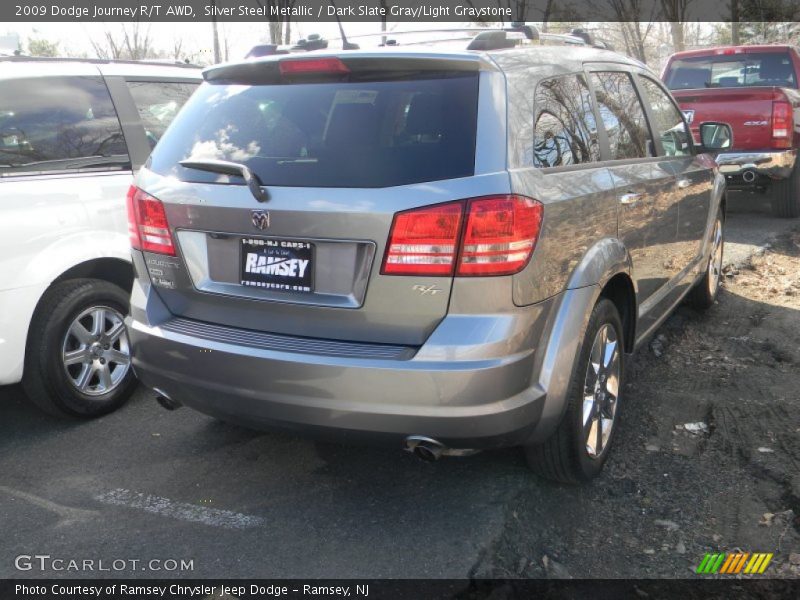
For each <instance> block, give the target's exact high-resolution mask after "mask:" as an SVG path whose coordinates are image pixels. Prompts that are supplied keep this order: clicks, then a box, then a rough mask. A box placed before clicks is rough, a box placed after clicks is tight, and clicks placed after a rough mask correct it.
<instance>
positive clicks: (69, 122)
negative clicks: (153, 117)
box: [0, 77, 129, 175]
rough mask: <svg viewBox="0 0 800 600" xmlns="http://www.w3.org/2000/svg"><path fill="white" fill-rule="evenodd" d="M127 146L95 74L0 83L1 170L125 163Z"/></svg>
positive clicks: (124, 164) (107, 94) (14, 171)
mask: <svg viewBox="0 0 800 600" xmlns="http://www.w3.org/2000/svg"><path fill="white" fill-rule="evenodd" d="M127 162H129V161H128V151H127V148H126V146H125V140H124V138H123V137H122V131H121V129H120V124H119V119H118V118H117V114H116V112H115V111H114V105H113V104H112V103H111V97H110V96H109V93H108V89H107V88H106V85H105V82H104V81H103V80H102V78H100V77H42V78H31V79H16V80H9V81H3V83H2V85H0V171H1V172H2V173H3V174H4V175H10V174H14V173H30V172H40V171H64V170H70V169H78V168H82V167H91V168H94V167H103V166H107V167H108V168H114V167H116V168H120V167H122V166H126V163H127Z"/></svg>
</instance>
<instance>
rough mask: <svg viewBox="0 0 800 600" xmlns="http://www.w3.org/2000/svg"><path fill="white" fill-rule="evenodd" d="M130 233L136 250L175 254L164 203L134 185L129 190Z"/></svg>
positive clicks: (132, 244)
mask: <svg viewBox="0 0 800 600" xmlns="http://www.w3.org/2000/svg"><path fill="white" fill-rule="evenodd" d="M128 233H129V235H130V239H131V246H132V247H133V248H135V249H136V250H144V251H146V252H155V253H157V254H169V255H170V256H175V244H174V243H173V242H172V234H170V231H169V223H168V222H167V213H166V212H165V211H164V205H163V204H162V203H161V200H159V199H158V198H154V197H153V196H151V195H150V194H147V193H145V192H144V191H142V190H140V189H139V188H137V187H136V186H134V185H132V186H131V187H130V189H129V190H128Z"/></svg>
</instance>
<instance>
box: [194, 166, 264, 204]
mask: <svg viewBox="0 0 800 600" xmlns="http://www.w3.org/2000/svg"><path fill="white" fill-rule="evenodd" d="M180 165H181V166H182V167H186V168H187V169H197V170H198V171H209V172H211V173H221V174H222V175H238V176H239V177H241V178H242V179H244V182H245V183H246V184H247V188H248V189H249V190H250V193H251V194H253V198H255V199H256V200H258V201H259V202H266V201H267V200H269V193H268V192H267V190H265V189H264V184H263V183H261V180H260V179H259V178H258V175H256V174H255V173H253V171H251V170H250V167H248V166H247V165H243V164H240V163H235V162H230V161H227V160H217V159H214V158H209V159H203V160H192V159H187V160H182V161H180Z"/></svg>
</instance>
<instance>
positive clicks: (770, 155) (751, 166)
mask: <svg viewBox="0 0 800 600" xmlns="http://www.w3.org/2000/svg"><path fill="white" fill-rule="evenodd" d="M796 158H797V152H796V150H794V149H789V150H774V151H764V152H723V153H720V154H719V155H717V157H716V160H717V164H718V165H719V170H720V173H722V174H723V175H725V179H726V180H727V181H728V184H729V185H742V186H747V185H748V184H749V185H757V184H758V183H759V182H760V183H762V184H763V183H765V180H768V179H786V178H787V177H789V175H790V174H791V172H792V169H793V168H794V163H795V160H796ZM749 173H752V174H753V175H754V176H755V178H754V179H753V180H751V181H747V179H750V176H749V175H748V174H749Z"/></svg>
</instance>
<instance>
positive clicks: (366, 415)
mask: <svg viewBox="0 0 800 600" xmlns="http://www.w3.org/2000/svg"><path fill="white" fill-rule="evenodd" d="M134 298H135V296H134ZM553 305H554V300H550V301H547V302H544V303H542V304H540V305H535V306H533V307H527V309H526V310H525V311H522V310H521V311H520V314H519V315H516V316H515V317H513V318H511V319H509V318H508V315H500V316H498V317H495V319H496V321H495V322H494V323H493V324H492V325H491V326H488V327H487V328H485V329H484V331H491V332H492V335H495V334H496V333H497V332H498V331H504V333H503V335H504V336H506V337H505V338H504V339H499V338H497V337H496V336H495V338H494V339H489V338H487V337H486V335H485V333H484V334H481V336H482V338H483V342H484V343H483V345H481V344H475V343H473V344H461V345H459V346H454V345H453V346H450V347H449V349H443V347H442V345H440V344H439V343H438V341H437V332H438V331H440V330H441V329H448V328H449V327H453V326H454V324H453V323H452V322H451V323H449V324H448V323H447V321H448V319H451V317H447V318H445V320H444V321H443V322H442V324H440V327H439V329H437V331H435V332H434V333H433V334H432V335H431V338H430V340H429V342H428V343H427V344H426V345H425V346H423V347H421V348H420V349H419V350H418V351H417V352H416V354H415V355H414V356H413V357H411V358H407V359H399V360H398V359H382V358H359V357H355V356H349V357H343V356H334V355H330V354H328V355H323V354H313V353H307V352H286V351H281V350H276V349H268V348H264V347H255V346H254V344H252V343H251V344H250V345H247V346H245V345H242V344H241V343H239V342H240V340H241V337H238V336H234V337H231V339H230V341H226V340H224V339H222V338H221V337H220V335H218V334H219V331H218V330H217V335H216V336H215V337H214V339H209V336H201V335H187V333H185V332H179V331H176V330H175V329H174V328H171V327H170V326H169V323H168V322H165V323H163V324H162V326H151V325H149V324H147V323H145V322H144V319H141V318H140V320H137V316H136V312H137V311H134V316H133V317H132V318H129V319H128V327H129V332H130V336H131V341H132V343H133V349H134V352H133V365H134V368H135V370H136V373H137V375H138V376H139V378H140V379H141V381H142V382H143V383H144V384H145V385H146V386H148V387H150V388H158V389H159V390H160V391H162V392H163V393H165V394H166V395H167V396H169V397H170V398H171V399H172V400H174V401H177V402H180V403H182V404H184V405H186V406H189V407H192V408H194V409H196V410H199V411H200V412H204V413H206V414H210V415H213V416H216V417H219V418H222V419H225V420H229V421H233V422H238V423H240V424H242V425H245V426H247V427H253V428H258V429H287V430H292V431H300V432H303V433H310V434H321V435H326V434H327V435H330V434H333V435H334V436H335V437H336V438H337V439H364V440H368V441H383V442H390V443H397V444H400V443H401V442H402V439H403V438H405V437H406V436H409V435H424V436H427V437H431V438H434V439H437V440H439V441H441V442H442V443H444V444H446V445H447V446H449V447H451V448H491V447H502V446H514V445H518V444H522V443H524V442H525V441H526V440H528V439H529V438H530V436H531V434H532V433H533V431H534V429H535V427H536V425H537V424H538V423H539V419H540V416H541V414H542V410H543V407H544V403H545V396H546V394H545V390H544V389H543V388H542V386H541V385H540V384H539V383H538V378H537V377H536V376H535V372H536V349H535V348H531V347H528V348H518V349H517V351H516V352H513V353H507V350H508V348H509V347H511V345H512V344H514V343H515V344H517V345H519V344H520V342H521V340H525V342H524V344H528V343H529V341H528V340H531V339H539V337H538V336H537V335H536V334H537V333H538V334H541V330H542V328H543V327H544V326H545V322H546V320H547V316H548V312H549V311H550V310H551V307H552V306H553ZM455 318H456V319H458V318H459V316H455ZM470 318H471V317H470ZM475 318H476V319H486V318H487V317H486V316H485V315H479V316H475ZM466 325H467V324H466V323H463V322H462V323H458V324H455V326H456V327H458V329H459V330H461V331H466V330H470V327H467V326H466ZM472 325H473V327H472V328H471V329H472V330H473V331H479V330H480V329H481V328H482V325H481V324H479V323H478V322H477V320H476V322H475V323H473V324H472ZM486 325H488V324H486ZM525 328H527V332H525V335H522V336H521V335H520V333H521V332H522V331H524V329H525ZM235 331H237V330H233V332H234V333H235ZM238 331H241V330H238ZM237 340H238V341H237ZM503 348H505V349H506V352H501V349H503Z"/></svg>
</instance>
